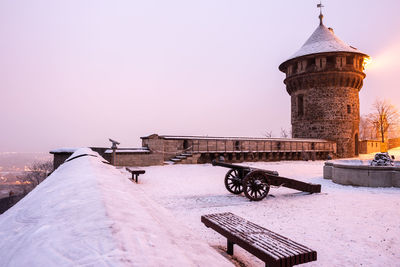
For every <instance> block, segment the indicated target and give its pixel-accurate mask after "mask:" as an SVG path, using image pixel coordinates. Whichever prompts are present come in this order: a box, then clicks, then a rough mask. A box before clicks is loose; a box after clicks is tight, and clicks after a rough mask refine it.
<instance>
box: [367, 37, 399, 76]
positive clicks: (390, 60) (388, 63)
mask: <svg viewBox="0 0 400 267" xmlns="http://www.w3.org/2000/svg"><path fill="white" fill-rule="evenodd" d="M364 62H365V59H364ZM364 64H365V63H364ZM367 65H368V70H369V71H388V70H391V69H396V68H399V67H400V41H399V42H397V43H395V44H394V45H391V46H388V47H386V48H385V49H384V50H383V51H381V52H380V53H378V54H377V55H376V56H374V61H373V62H369V63H367Z"/></svg>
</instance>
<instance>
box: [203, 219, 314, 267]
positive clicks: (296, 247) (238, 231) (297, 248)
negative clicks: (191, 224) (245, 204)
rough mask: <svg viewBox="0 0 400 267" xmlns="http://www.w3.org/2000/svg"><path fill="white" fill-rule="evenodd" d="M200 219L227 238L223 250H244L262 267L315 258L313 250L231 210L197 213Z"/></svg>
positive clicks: (289, 263) (295, 263)
mask: <svg viewBox="0 0 400 267" xmlns="http://www.w3.org/2000/svg"><path fill="white" fill-rule="evenodd" d="M201 222H202V223H204V224H205V226H207V227H209V228H212V229H213V230H215V231H217V232H218V233H220V234H221V235H223V236H224V237H226V238H227V240H228V243H227V253H228V254H229V255H233V245H234V244H236V245H238V246H240V247H242V248H243V249H245V250H247V251H248V252H250V253H251V254H253V255H254V256H256V257H257V258H259V259H260V260H262V261H264V262H265V266H266V267H275V266H279V267H284V266H293V265H297V264H303V263H306V262H310V261H316V260H317V252H316V251H314V250H312V249H310V248H308V247H306V246H304V245H301V244H299V243H297V242H294V241H292V240H290V239H289V238H286V237H284V236H281V235H279V234H277V233H274V232H272V231H270V230H268V229H265V228H263V227H261V226H259V225H257V224H254V223H252V222H250V221H247V220H246V219H243V218H241V217H239V216H236V215H235V214H233V213H230V212H226V213H217V214H208V215H203V216H201Z"/></svg>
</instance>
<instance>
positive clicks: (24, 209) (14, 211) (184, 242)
mask: <svg viewBox="0 0 400 267" xmlns="http://www.w3.org/2000/svg"><path fill="white" fill-rule="evenodd" d="M87 153H88V154H95V153H94V152H92V151H90V150H88V149H80V150H78V151H76V152H75V153H74V154H73V155H72V156H71V157H74V156H76V155H79V154H87ZM210 263H211V265H213V266H231V263H230V262H229V261H228V260H226V259H225V258H224V257H222V256H221V255H219V254H218V253H217V252H216V251H215V250H214V249H212V248H211V247H209V246H208V245H207V244H206V243H205V242H202V241H198V239H197V238H196V236H194V235H193V234H192V233H190V232H189V231H188V230H187V229H186V228H185V226H183V225H182V224H180V223H177V220H176V219H175V218H173V216H172V215H171V214H170V213H169V212H168V211H167V210H165V209H164V208H162V207H160V206H159V205H158V204H155V202H153V201H152V200H151V199H150V198H149V197H147V196H146V195H145V193H144V192H143V191H142V190H141V189H140V187H138V186H136V185H134V184H132V182H130V181H129V180H128V179H127V178H126V176H123V175H121V172H120V171H119V170H116V169H115V168H114V167H112V166H110V165H107V164H104V163H102V162H101V158H99V157H93V156H82V157H79V158H76V159H74V160H71V161H69V162H66V163H64V164H63V165H61V166H60V167H59V168H58V169H57V170H56V171H55V172H54V173H53V174H52V175H51V176H49V177H48V178H47V179H46V180H45V181H44V182H43V183H42V184H40V185H39V186H38V187H37V188H36V189H35V190H33V191H32V192H31V193H30V194H29V195H27V196H26V197H25V198H24V199H23V200H21V201H20V202H19V203H18V204H17V205H15V206H14V207H13V208H11V209H10V210H8V211H7V212H5V213H4V214H2V215H0V266H10V267H11V266H41V267H42V266H81V265H85V266H210Z"/></svg>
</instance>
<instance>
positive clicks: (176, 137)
mask: <svg viewBox="0 0 400 267" xmlns="http://www.w3.org/2000/svg"><path fill="white" fill-rule="evenodd" d="M155 136H158V137H159V138H160V139H167V140H222V141H224V140H226V141H236V140H238V141H281V142H302V141H303V142H330V141H327V140H324V139H312V138H265V137H238V136H236V137H234V136H204V135H203V136H200V135H197V136H196V135H186V136H185V135H156V134H152V135H149V136H144V137H140V138H142V139H147V138H152V137H155Z"/></svg>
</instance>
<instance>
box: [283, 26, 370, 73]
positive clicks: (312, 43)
mask: <svg viewBox="0 0 400 267" xmlns="http://www.w3.org/2000/svg"><path fill="white" fill-rule="evenodd" d="M332 52H351V53H357V54H362V55H364V56H368V55H366V54H365V53H362V52H361V51H359V50H358V49H357V48H355V47H352V46H350V45H348V44H346V43H345V42H343V41H342V40H340V39H339V37H337V36H336V35H335V34H334V33H333V30H331V29H328V28H327V27H326V26H325V25H324V24H322V23H320V25H318V27H317V28H316V29H315V31H314V32H313V34H311V36H310V38H308V40H307V41H306V42H305V43H304V44H303V46H302V47H301V48H300V49H299V50H298V51H297V52H296V53H294V54H293V55H292V56H291V57H289V58H288V59H287V60H286V61H285V62H283V63H282V64H281V65H280V66H279V69H280V70H282V67H283V65H284V64H285V63H286V62H288V61H290V60H292V59H294V58H298V57H302V56H307V55H314V54H321V53H332Z"/></svg>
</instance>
